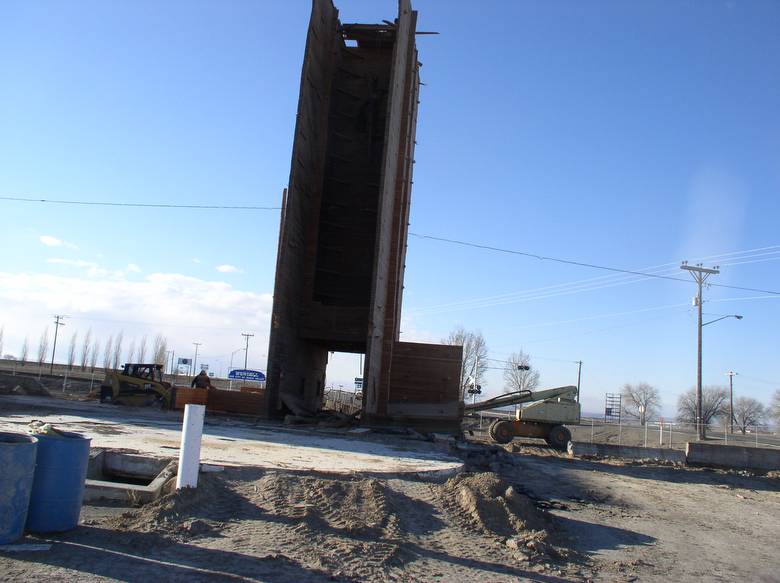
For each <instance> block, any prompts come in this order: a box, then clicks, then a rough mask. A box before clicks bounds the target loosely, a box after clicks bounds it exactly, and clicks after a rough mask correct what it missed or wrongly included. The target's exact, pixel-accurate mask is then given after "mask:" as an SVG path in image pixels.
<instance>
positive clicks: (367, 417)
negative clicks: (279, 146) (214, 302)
mask: <svg viewBox="0 0 780 583" xmlns="http://www.w3.org/2000/svg"><path fill="white" fill-rule="evenodd" d="M416 22H417V12H415V11H413V10H412V8H411V4H410V0H400V2H399V10H398V17H397V18H396V19H395V21H394V22H393V23H392V24H388V23H387V21H385V23H384V24H342V23H341V22H339V19H338V11H337V10H336V8H335V7H334V6H333V4H332V2H331V0H313V3H312V13H311V19H310V22H309V29H308V35H307V39H306V51H305V56H304V61H303V70H302V73H301V86H300V94H299V99H298V114H297V120H296V126H295V138H294V142H293V154H292V167H291V170H290V180H289V184H288V189H287V194H286V197H285V200H284V202H283V209H282V217H281V225H280V232H279V249H278V256H277V266H276V281H275V289H274V303H273V316H272V321H271V334H270V345H269V354H268V357H269V362H268V375H267V397H268V399H267V403H268V414H269V415H271V416H274V415H281V414H284V413H285V412H287V411H295V412H301V411H303V412H311V413H313V412H316V411H317V410H318V409H319V408H320V407H321V406H322V402H323V393H324V385H325V368H326V365H327V362H328V354H329V352H330V351H340V352H354V353H365V356H366V357H365V368H364V371H363V379H364V380H363V411H362V417H361V422H362V423H364V424H369V425H377V424H408V425H418V426H424V427H427V428H431V429H436V430H451V431H457V430H458V429H459V424H460V419H461V417H462V403H461V395H460V387H459V378H460V367H461V347H459V346H446V345H432V344H419V343H410V342H400V341H399V339H400V329H399V327H400V320H401V301H402V296H403V280H404V263H405V258H406V247H407V235H408V223H409V207H410V199H411V189H412V168H413V164H414V144H415V130H416V125H417V105H418V100H419V89H420V77H419V70H420V64H419V62H418V55H417V47H416V43H415V30H416V28H415V27H416Z"/></svg>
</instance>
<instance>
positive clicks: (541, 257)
mask: <svg viewBox="0 0 780 583" xmlns="http://www.w3.org/2000/svg"><path fill="white" fill-rule="evenodd" d="M409 234H410V235H411V236H412V237H417V238H418V239H430V240H432V241H441V242H443V243H451V244H453V245H462V246H464V247H473V248H475V249H484V250H486V251H495V252H497V253H508V254H510V255H521V256H523V257H530V258H532V259H539V260H540V261H553V262H555V263H563V264H566V265H576V266H578V267H589V268H591V269H601V270H604V271H612V272H615V273H627V274H631V275H641V276H643V277H651V278H656V279H668V280H671V281H682V282H685V283H690V281H691V280H689V279H685V278H682V277H673V276H671V275H660V274H655V273H647V272H643V271H634V270H632V269H622V268H619V267H610V266H608V265H599V264H596V263H587V262H585V261H575V260H573V259H562V258H560V257H551V256H548V255H539V254H537V253H529V252H526V251H517V250H515V249H504V248H502V247H494V246H492V245H483V244H481V243H471V242H469V241H460V240H458V239H448V238H446V237H435V236H433V235H423V234H420V233H412V232H410V233H409ZM708 285H710V286H713V287H723V288H728V289H739V290H743V291H753V292H758V293H765V294H773V295H778V296H780V291H773V290H765V289H758V288H750V287H741V286H736V285H726V284H722V283H710V284H708Z"/></svg>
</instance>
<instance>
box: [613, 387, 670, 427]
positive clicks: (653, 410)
mask: <svg viewBox="0 0 780 583" xmlns="http://www.w3.org/2000/svg"><path fill="white" fill-rule="evenodd" d="M621 395H622V396H623V412H624V413H625V414H626V415H628V416H629V417H633V418H634V419H639V423H640V424H641V425H644V424H645V423H647V422H648V421H649V420H651V419H652V418H653V417H655V416H656V415H658V412H659V411H660V408H661V395H660V393H659V392H658V389H656V388H655V387H654V386H652V385H649V384H648V383H637V384H636V385H632V384H629V383H626V384H625V385H623V389H622V391H621Z"/></svg>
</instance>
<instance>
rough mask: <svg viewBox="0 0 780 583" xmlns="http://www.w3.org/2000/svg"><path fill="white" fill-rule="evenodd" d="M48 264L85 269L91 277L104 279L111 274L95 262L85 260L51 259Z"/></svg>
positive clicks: (47, 261)
mask: <svg viewBox="0 0 780 583" xmlns="http://www.w3.org/2000/svg"><path fill="white" fill-rule="evenodd" d="M46 263H51V264H52V265H63V266H65V267H75V268H76V269H84V270H86V272H87V274H88V275H89V276H91V277H103V276H106V275H108V273H109V271H108V270H107V269H103V268H102V267H100V266H99V265H98V264H97V263H95V262H94V261H84V260H83V259H67V258H64V257H50V258H49V259H47V260H46Z"/></svg>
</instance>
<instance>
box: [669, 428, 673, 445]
mask: <svg viewBox="0 0 780 583" xmlns="http://www.w3.org/2000/svg"><path fill="white" fill-rule="evenodd" d="M672 427H673V425H672V424H671V423H670V424H669V449H672Z"/></svg>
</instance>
